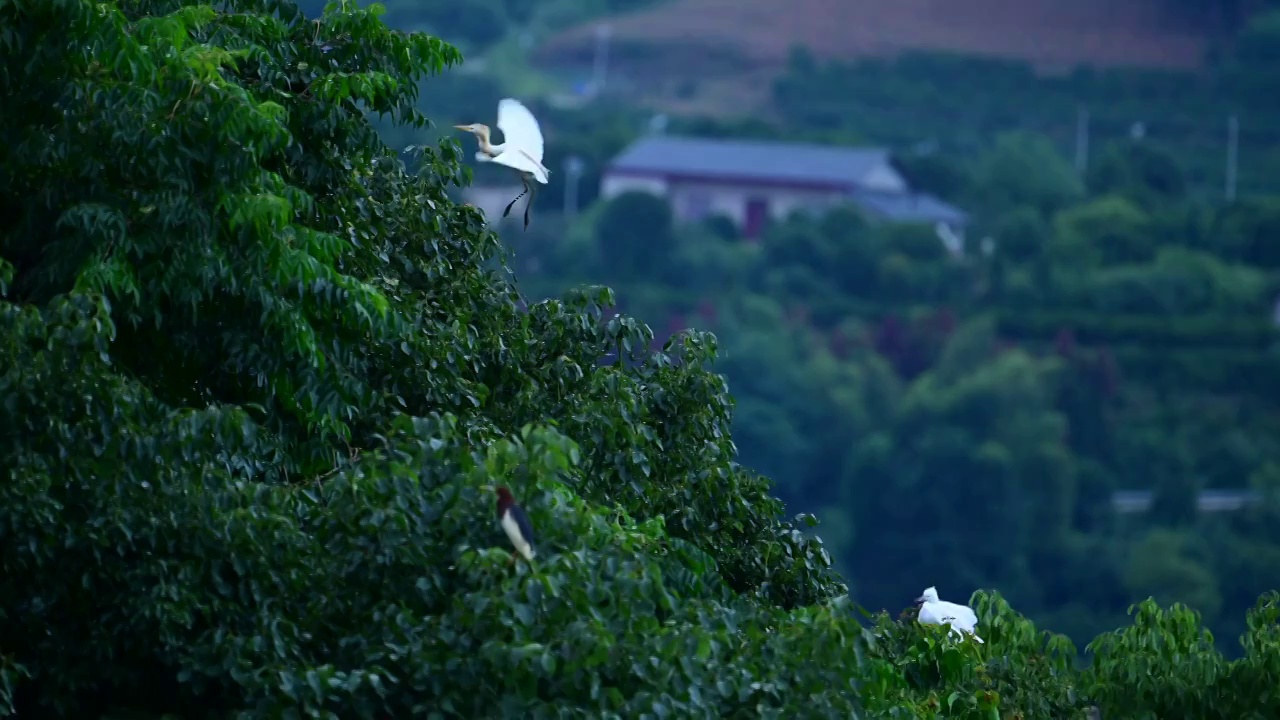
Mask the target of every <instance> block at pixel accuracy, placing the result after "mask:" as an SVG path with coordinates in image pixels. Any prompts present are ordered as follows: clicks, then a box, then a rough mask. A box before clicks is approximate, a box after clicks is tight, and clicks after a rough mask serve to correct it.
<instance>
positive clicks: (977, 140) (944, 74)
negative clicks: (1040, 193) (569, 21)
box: [774, 15, 1280, 197]
mask: <svg viewBox="0 0 1280 720" xmlns="http://www.w3.org/2000/svg"><path fill="white" fill-rule="evenodd" d="M1277 45H1280V15H1277V16H1265V15H1264V16H1262V17H1261V18H1259V19H1258V20H1257V21H1255V23H1254V25H1253V26H1251V27H1250V28H1249V29H1248V30H1247V31H1246V32H1245V33H1244V34H1243V35H1242V37H1241V38H1240V40H1239V42H1238V44H1237V48H1236V52H1235V54H1234V55H1232V56H1229V57H1227V58H1224V60H1223V61H1222V62H1221V63H1219V64H1218V65H1217V66H1216V67H1215V69H1214V70H1213V71H1212V72H1209V73H1206V74H1203V75H1191V74H1187V73H1174V72H1152V71H1138V70H1107V71H1101V70H1090V69H1084V68H1081V69H1077V70H1075V71H1073V72H1071V73H1069V74H1067V75H1065V76H1061V77H1041V76H1038V75H1037V74H1036V73H1035V72H1034V71H1033V69H1032V68H1031V67H1030V66H1029V65H1027V64H1026V63H1021V62H1013V61H1001V60H992V59H983V58H973V57H964V56H952V55H942V54H923V53H921V54H907V55H905V56H903V57H901V58H899V59H897V60H893V61H881V60H865V61H860V62H856V63H845V62H835V63H819V62H816V61H815V60H814V59H813V58H812V57H811V56H810V55H809V54H808V53H807V52H806V51H804V50H802V49H801V50H796V51H795V52H793V54H792V58H791V60H790V63H789V66H788V69H787V72H786V74H785V75H784V77H782V78H781V79H780V80H779V81H778V83H777V85H776V87H775V89H774V101H775V103H774V104H775V107H776V110H777V113H778V114H779V115H780V118H781V122H782V123H783V124H784V125H785V126H787V127H796V128H804V129H806V130H807V131H810V132H825V133H828V134H829V135H832V136H839V135H840V134H842V133H843V134H847V135H852V136H856V137H860V138H865V139H867V140H869V141H871V142H876V143H887V144H890V145H892V146H894V147H897V148H899V149H903V150H907V149H910V148H915V147H919V146H921V145H928V146H929V147H930V151H936V152H941V153H943V154H951V155H956V156H960V157H966V158H972V157H973V156H974V154H975V153H978V152H980V151H981V150H983V149H984V148H987V147H990V146H991V144H992V143H993V142H994V141H995V139H996V138H997V137H998V136H999V135H1001V134H1003V133H1007V132H1010V131H1026V132H1032V133H1035V134H1038V135H1041V136H1044V137H1047V138H1049V139H1050V140H1051V141H1052V142H1053V143H1054V144H1055V145H1056V146H1057V147H1058V148H1059V149H1060V150H1061V151H1063V153H1064V154H1065V155H1066V156H1067V157H1072V156H1073V154H1074V152H1075V143H1076V134H1077V123H1078V119H1079V112H1080V111H1082V110H1083V111H1087V113H1088V128H1089V142H1090V150H1091V151H1092V156H1091V158H1090V162H1094V161H1096V160H1097V151H1098V149H1099V148H1100V147H1101V146H1103V145H1105V144H1106V143H1108V142H1110V141H1114V140H1116V139H1120V138H1125V137H1129V136H1130V133H1131V132H1132V131H1133V130H1134V126H1135V123H1141V125H1142V129H1143V132H1144V134H1145V139H1146V141H1147V142H1150V143H1153V144H1155V145H1157V146H1160V147H1163V148H1165V149H1166V150H1168V151H1169V152H1171V153H1173V154H1174V156H1175V157H1176V159H1177V160H1178V162H1179V164H1180V165H1181V166H1182V167H1183V168H1184V170H1185V172H1186V179H1187V181H1188V182H1189V183H1190V184H1191V186H1192V187H1193V188H1194V189H1196V190H1198V191H1201V192H1203V193H1206V194H1214V195H1217V196H1218V197H1221V195H1222V193H1223V184H1224V173H1225V162H1226V152H1227V133H1228V117H1229V116H1230V115H1232V114H1236V115H1238V117H1239V123H1240V130H1239V133H1240V134H1239V142H1240V163H1239V189H1240V192H1241V193H1242V194H1250V193H1252V194H1257V193H1268V192H1280V180H1277V178H1278V177H1280V101H1278V100H1277V99H1276V97H1277V93H1276V92H1275V90H1274V89H1275V88H1276V87H1280V85H1276V84H1275V83H1274V82H1273V81H1271V80H1268V78H1272V79H1274V78H1280V57H1277V56H1276V54H1275V53H1274V52H1273V51H1270V50H1267V48H1272V47H1275V46H1277ZM1259 83H1263V84H1262V85H1260V84H1259ZM1267 88H1270V90H1267Z"/></svg>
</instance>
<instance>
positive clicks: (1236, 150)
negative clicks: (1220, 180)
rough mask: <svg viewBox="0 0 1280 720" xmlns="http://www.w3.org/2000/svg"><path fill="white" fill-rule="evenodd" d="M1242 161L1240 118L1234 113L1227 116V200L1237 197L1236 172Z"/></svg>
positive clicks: (1232, 200) (1233, 200)
mask: <svg viewBox="0 0 1280 720" xmlns="http://www.w3.org/2000/svg"><path fill="white" fill-rule="evenodd" d="M1239 162H1240V118H1239V117H1237V116H1235V115H1232V116H1231V117H1229V118H1227V173H1226V175H1227V177H1226V189H1225V190H1226V191H1225V193H1224V194H1225V195H1226V198H1227V202H1235V199H1236V174H1237V172H1239V167H1238V165H1239Z"/></svg>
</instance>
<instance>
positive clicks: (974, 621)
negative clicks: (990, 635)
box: [916, 587, 982, 642]
mask: <svg viewBox="0 0 1280 720" xmlns="http://www.w3.org/2000/svg"><path fill="white" fill-rule="evenodd" d="M916 604H917V605H919V606H920V614H919V615H918V616H917V617H916V620H917V621H918V622H922V623H924V624H925V625H948V626H950V627H951V632H953V633H956V634H960V632H962V631H963V632H966V633H968V634H969V635H971V636H972V637H973V639H974V640H976V641H977V642H982V638H980V637H978V634H977V633H975V632H974V628H976V627H977V626H978V614H977V613H975V612H974V611H973V609H972V608H970V607H969V606H967V605H957V604H956V603H953V602H946V601H944V600H939V599H938V590H937V588H932V587H930V588H926V589H925V591H924V594H923V595H921V596H920V597H918V598H916Z"/></svg>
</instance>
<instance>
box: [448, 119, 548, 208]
mask: <svg viewBox="0 0 1280 720" xmlns="http://www.w3.org/2000/svg"><path fill="white" fill-rule="evenodd" d="M454 127H456V128H458V129H459V130H466V131H467V132H469V133H471V134H473V135H475V136H476V140H477V141H479V143H480V152H477V153H476V160H477V161H478V162H492V163H498V164H499V165H506V166H507V167H509V168H511V169H513V170H515V171H516V172H518V173H519V174H520V181H521V182H522V183H524V192H521V193H520V194H519V195H517V196H516V200H519V199H520V198H521V197H523V196H524V194H525V193H529V202H528V204H526V205H525V210H524V226H525V227H526V228H527V227H529V205H532V204H533V196H534V195H536V194H537V193H536V192H533V188H532V187H530V185H529V179H530V178H532V179H534V180H537V181H538V182H540V183H542V184H543V185H546V184H547V181H548V179H549V177H550V175H551V171H550V170H548V169H547V166H546V165H543V164H542V154H543V142H542V130H541V128H539V127H538V120H537V119H536V118H534V117H533V113H531V112H529V108H526V107H525V106H524V105H522V104H521V103H520V101H519V100H513V99H512V98H504V99H503V100H501V101H500V102H499V103H498V129H499V130H501V131H502V142H501V143H499V144H497V145H494V144H492V143H491V142H490V141H489V126H487V125H482V124H480V123H472V124H470V125H454ZM516 200H512V201H511V205H514V204H515V202H516ZM511 205H507V209H506V210H505V211H503V213H502V216H503V217H506V216H507V214H508V213H510V212H511Z"/></svg>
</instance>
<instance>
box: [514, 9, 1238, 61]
mask: <svg viewBox="0 0 1280 720" xmlns="http://www.w3.org/2000/svg"><path fill="white" fill-rule="evenodd" d="M1173 7H1176V6H1172V5H1171V4H1170V3H1167V2H1162V1H1161V0H1132V1H1131V2H1125V3H1116V2H1112V1H1111V0H1073V2H1070V3H1063V2H1060V1H1058V0H894V2H884V1H883V0H787V1H785V2H784V1H783V0H732V1H730V0H675V2H671V3H664V4H662V5H660V6H658V7H655V8H652V9H650V10H646V11H643V12H638V13H633V14H630V15H627V16H625V17H621V18H618V19H616V20H615V21H614V22H613V23H612V26H613V33H614V37H615V39H616V42H615V45H617V46H619V48H620V50H621V51H622V53H621V54H622V58H621V61H622V62H623V63H625V64H626V66H627V68H628V70H631V69H632V65H641V64H642V63H636V62H634V61H635V60H646V61H649V62H651V61H652V60H653V59H654V57H655V55H654V54H653V53H648V54H647V57H646V56H645V55H646V54H644V53H642V52H638V50H639V47H638V46H646V45H647V46H651V47H652V46H654V45H657V46H660V47H662V48H663V53H662V57H663V58H664V59H666V60H668V61H669V62H685V61H687V60H688V59H690V57H691V56H698V55H703V56H704V59H705V58H706V56H710V55H727V56H730V57H732V58H733V59H734V60H736V61H741V62H745V63H749V64H752V65H755V66H756V67H757V68H767V67H769V66H777V65H778V64H779V63H781V62H782V61H784V59H785V58H786V55H787V52H788V50H789V49H790V48H791V47H792V46H794V45H803V46H806V47H808V48H810V49H811V50H812V51H813V52H814V54H815V55H817V56H818V57H820V58H831V59H837V58H839V59H852V58H858V57H873V56H886V55H893V54H896V53H898V52H902V51H907V50H932V51H949V52H959V53H965V54H977V55H986V56H991V57H1001V58H1011V59H1024V60H1027V61H1030V62H1032V63H1034V64H1035V65H1037V66H1040V67H1042V68H1045V69H1055V68H1062V67H1070V66H1074V65H1078V64H1089V65H1094V66H1134V67H1148V68H1165V69H1194V68H1197V67H1199V66H1200V65H1201V64H1202V62H1203V60H1204V57H1205V54H1206V51H1207V49H1208V45H1209V39H1210V36H1211V34H1212V30H1213V28H1214V27H1215V25H1216V24H1217V23H1214V22H1211V21H1210V20H1211V19H1210V18H1194V17H1190V16H1189V15H1188V14H1185V13H1183V14H1179V13H1178V12H1177V11H1176V10H1174V9H1172V8H1173ZM593 46H594V24H587V25H583V26H579V27H575V28H571V29H569V30H567V31H565V32H563V33H561V34H559V35H557V36H554V37H553V38H552V39H551V40H550V41H548V42H547V43H546V44H545V45H544V46H543V47H542V48H541V50H540V53H539V59H540V60H542V61H544V62H547V63H551V64H557V65H558V64H569V63H573V62H575V61H579V60H582V59H586V58H589V56H590V53H591V51H592V48H593ZM629 47H630V48H632V49H634V50H636V51H637V52H628V51H627V49H628V48H629ZM655 69H656V68H655Z"/></svg>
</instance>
